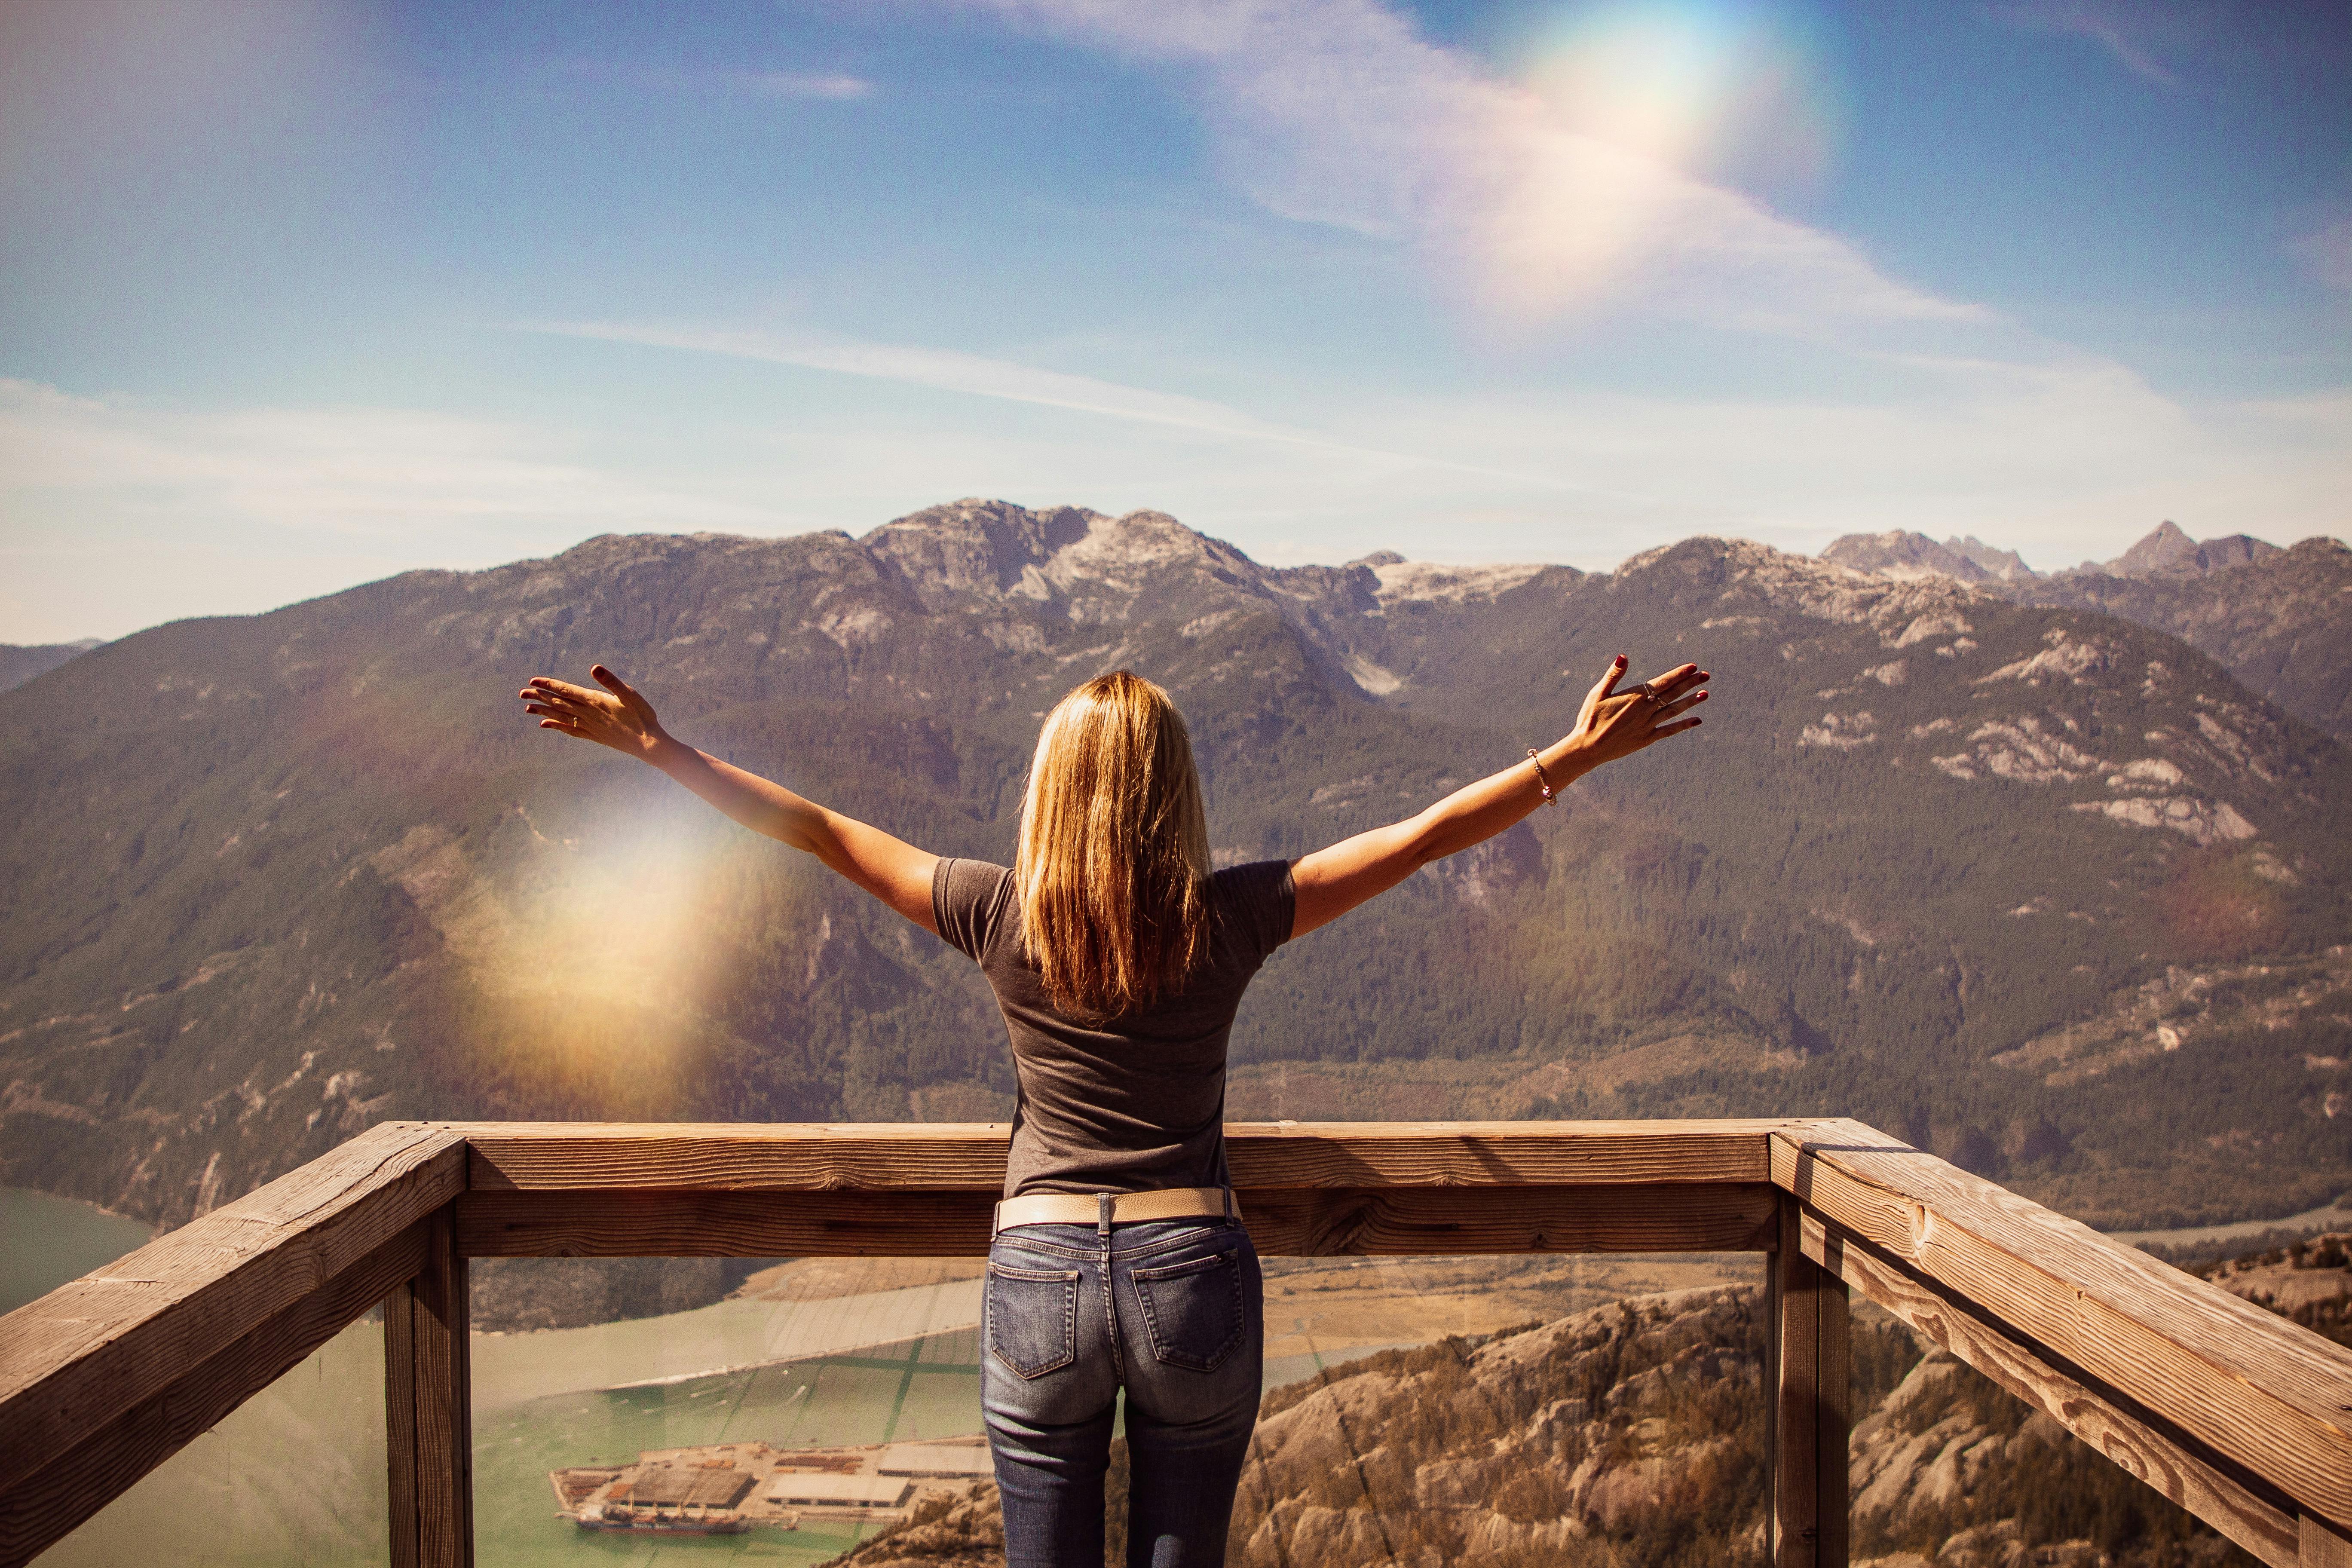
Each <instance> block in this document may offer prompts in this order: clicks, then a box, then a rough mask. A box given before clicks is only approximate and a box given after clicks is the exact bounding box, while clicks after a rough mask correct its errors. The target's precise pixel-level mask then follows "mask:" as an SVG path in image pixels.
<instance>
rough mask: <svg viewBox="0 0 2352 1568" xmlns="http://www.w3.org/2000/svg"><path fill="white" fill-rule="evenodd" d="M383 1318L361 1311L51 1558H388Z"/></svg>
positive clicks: (164, 1561)
mask: <svg viewBox="0 0 2352 1568" xmlns="http://www.w3.org/2000/svg"><path fill="white" fill-rule="evenodd" d="M384 1486H385V1463H384V1431H383V1323H382V1322H381V1321H377V1320H376V1318H375V1317H374V1316H373V1315H372V1316H370V1317H368V1318H364V1319H362V1320H361V1321H358V1322H356V1323H353V1324H352V1325H351V1327H349V1328H347V1329H345V1330H344V1331H342V1332H341V1333H340V1334H338V1335H336V1336H335V1337H334V1338H333V1339H331V1340H330V1341H328V1342H326V1343H325V1344H324V1345H321V1346H320V1348H319V1349H318V1351H317V1352H314V1353H313V1354H311V1355H310V1358H309V1359H307V1360H306V1361H304V1362H303V1363H301V1364H300V1365H299V1366H297V1367H295V1368H294V1369H293V1370H292V1371H291V1372H289V1373H286V1375H284V1376H283V1377H280V1378H279V1379H278V1381H277V1382H275V1383H273V1384H270V1385H269V1386H268V1388H265V1389H263V1390H262V1391H261V1392H260V1393H259V1394H255V1395H254V1396H253V1397H252V1398H251V1399H249V1400H247V1401H246V1402H245V1404H243V1405H239V1406H238V1407H237V1408H236V1409H235V1410H233V1411H231V1412H230V1413H229V1414H228V1415H226V1417H224V1418H223V1419H222V1421H221V1423H220V1424H219V1425H218V1426H215V1427H214V1428H213V1429H212V1430H211V1431H209V1432H206V1433H205V1434H204V1435H203V1436H199V1437H198V1438H196V1439H195V1440H194V1442H192V1443H190V1444H189V1445H188V1446H187V1447H184V1448H182V1449H181V1450H180V1451H179V1452H178V1453H176V1454H174V1455H173V1456H172V1457H171V1458H168V1459H166V1460H164V1461H163V1464H162V1465H160V1466H158V1467H157V1468H155V1469H153V1470H152V1471H150V1472H149V1473H148V1474H147V1475H146V1476H144V1477H142V1479H140V1480H138V1481H137V1482H135V1483H133V1484H132V1485H131V1489H129V1490H127V1491H125V1492H124V1493H123V1494H122V1495H121V1497H118V1498H116V1499H115V1500H113V1501H112V1502H110V1503H109V1504H108V1505H107V1506H106V1507H105V1508H103V1509H101V1510H99V1512H98V1513H96V1514H94V1515H92V1516H91V1517H90V1518H89V1519H88V1520H86V1521H83V1522H82V1525H81V1527H80V1528H79V1529H78V1530H76V1531H74V1532H73V1533H72V1534H71V1535H68V1536H67V1537H66V1538H65V1539H64V1540H62V1541H60V1542H58V1543H57V1544H56V1545H54V1546H52V1547H50V1548H49V1549H48V1551H47V1552H44V1553H42V1555H41V1558H40V1563H41V1568H365V1565H368V1564H374V1563H388V1562H389V1561H390V1560H391V1548H390V1536H389V1534H388V1533H387V1531H386V1527H385V1513H384Z"/></svg>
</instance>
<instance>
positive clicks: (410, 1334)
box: [383, 1208, 474, 1568]
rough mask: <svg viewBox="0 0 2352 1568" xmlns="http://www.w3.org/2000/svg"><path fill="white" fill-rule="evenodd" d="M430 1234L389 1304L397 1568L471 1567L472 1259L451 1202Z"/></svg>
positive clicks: (387, 1357) (387, 1358)
mask: <svg viewBox="0 0 2352 1568" xmlns="http://www.w3.org/2000/svg"><path fill="white" fill-rule="evenodd" d="M427 1234H428V1236H429V1237H430V1241H429V1244H428V1246H427V1247H426V1249H425V1267H424V1268H423V1269H422V1270H420V1271H419V1272H418V1273H417V1275H416V1277H415V1279H411V1280H409V1281H408V1282H407V1283H406V1284H404V1285H402V1286H400V1287H399V1288H398V1289H395V1290H394V1291H393V1293H392V1294H391V1295H389V1296H387V1297H385V1298H384V1302H383V1373H384V1417H385V1419H384V1437H385V1449H386V1453H387V1457H388V1462H389V1466H390V1470H391V1489H390V1504H391V1507H390V1513H391V1525H392V1568H473V1563H474V1442H473V1400H474V1392H473V1386H472V1379H471V1376H470V1374H469V1370H468V1351H467V1279H466V1260H465V1258H461V1257H459V1256H458V1253H457V1231H456V1225H455V1215H453V1214H452V1212H451V1211H450V1210H449V1209H446V1208H444V1209H443V1210H442V1211H441V1212H440V1213H438V1214H437V1215H434V1216H433V1218H432V1219H431V1220H430V1221H429V1222H428V1225H427Z"/></svg>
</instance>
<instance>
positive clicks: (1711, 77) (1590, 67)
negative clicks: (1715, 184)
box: [1520, 0, 1839, 194]
mask: <svg viewBox="0 0 2352 1568" xmlns="http://www.w3.org/2000/svg"><path fill="white" fill-rule="evenodd" d="M1822 54H1823V51H1822V50H1821V49H1820V48H1819V47H1817V46H1816V45H1815V44H1814V43H1813V42H1812V40H1811V38H1810V37H1807V36H1806V34H1805V32H1804V30H1802V29H1801V28H1800V27H1798V26H1795V25H1794V23H1793V20H1792V18H1791V17H1790V16H1789V15H1787V14H1785V13H1781V12H1778V11H1772V10H1767V9H1765V8H1762V7H1759V6H1756V5H1721V4H1716V5H1709V4H1693V3H1662V0H1642V3H1636V4H1626V5H1600V6H1581V7H1578V8H1576V9H1574V10H1572V11H1570V12H1567V13H1564V14H1563V15H1562V16H1559V19H1558V20H1556V21H1555V22H1554V24H1553V25H1552V26H1550V27H1549V28H1548V29H1546V30H1545V31H1544V32H1543V33H1542V34H1541V35H1540V36H1539V37H1538V39H1537V41H1536V42H1535V44H1534V47H1531V48H1530V49H1529V50H1528V55H1527V58H1526V62H1525V65H1524V68H1522V70H1521V72H1520V76H1521V79H1522V80H1524V81H1525V82H1526V83H1527V85H1528V86H1529V87H1531V88H1533V89H1535V90H1536V91H1537V92H1538V94H1540V95H1541V96H1542V98H1543V99H1544V100H1545V102H1546V103H1547V104H1548V105H1549V107H1550V109H1551V110H1552V112H1553V113H1554V114H1555V115H1556V116H1557V117H1558V119H1559V123H1560V124H1561V126H1562V127H1563V128H1565V129H1567V130H1570V131H1571V132H1575V133H1577V134H1579V135H1584V136H1591V137H1593V138H1595V139H1596V140H1598V141H1601V142H1606V143H1607V144H1609V145H1610V146H1612V147H1614V148H1617V149H1618V150H1620V151H1621V152H1623V153H1631V154H1633V155H1634V156H1637V157H1642V158H1648V159H1654V160H1655V161H1656V162H1658V163H1664V164H1666V165H1668V166H1669V167H1671V168H1674V169H1677V170H1680V171H1681V172H1683V173H1685V174H1694V175H1697V176H1700V177H1703V178H1710V179H1720V180H1724V181H1727V182H1728V183H1731V184H1736V185H1740V186H1743V187H1747V188H1750V189H1757V188H1760V189H1761V190H1762V191H1764V192H1765V193H1766V194H1773V193H1777V192H1782V191H1786V190H1788V189H1790V187H1808V186H1811V185H1812V184H1816V183H1818V182H1819V181H1820V180H1821V179H1822V177H1823V175H1825V174H1827V172H1828V169H1829V165H1830V162H1831V158H1832V153H1833V150H1834V146H1835V142H1836V129H1837V121H1838V118H1839V116H1838V115H1837V113H1836V101H1835V94H1834V92H1833V91H1832V82H1831V79H1830V73H1829V71H1828V69H1827V68H1826V64H1825V61H1824V60H1823V58H1822Z"/></svg>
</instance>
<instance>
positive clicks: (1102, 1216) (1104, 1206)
mask: <svg viewBox="0 0 2352 1568" xmlns="http://www.w3.org/2000/svg"><path fill="white" fill-rule="evenodd" d="M1112 1203H1113V1199H1112V1197H1111V1195H1110V1194H1108V1193H1097V1194H1095V1230H1096V1232H1097V1234H1098V1235H1100V1236H1101V1237H1102V1238H1103V1240H1104V1242H1105V1243H1108V1241H1109V1240H1110V1211H1111V1205H1112Z"/></svg>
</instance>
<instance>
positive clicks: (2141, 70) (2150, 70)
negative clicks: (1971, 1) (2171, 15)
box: [1990, 0, 2180, 87]
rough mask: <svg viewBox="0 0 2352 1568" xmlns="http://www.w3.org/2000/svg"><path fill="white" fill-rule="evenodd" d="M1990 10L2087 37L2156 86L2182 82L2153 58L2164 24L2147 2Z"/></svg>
mask: <svg viewBox="0 0 2352 1568" xmlns="http://www.w3.org/2000/svg"><path fill="white" fill-rule="evenodd" d="M1990 15H1991V16H1992V17H1993V18H1994V19H1995V20H1996V21H2000V22H2003V23H2006V24H2008V25H2009V26H2012V27H2018V28H2021V29H2023V30H2025V31H2027V32H2032V33H2054V34H2058V35H2061V36H2063V37H2075V38H2086V39H2088V40H2089V41H2090V42H2092V43H2095V44H2096V45H2098V46H2099V47H2101V48H2103V49H2105V50H2106V51H2107V53H2108V54H2110V55H2112V56H2114V57H2115V58H2116V62H2117V63H2118V64H2120V65H2122V66H2123V68H2125V69H2126V70H2128V71H2130V72H2131V73H2132V74H2133V75H2134V76H2137V77H2138V78H2140V79H2142V80H2144V81H2150V82H2154V83H2155V84H2156V85H2157V86H2158V87H2178V86H2179V85H2180V79H2179V77H2178V76H2176V75H2175V74H2174V73H2173V71H2172V69H2171V68H2169V67H2168V66H2167V65H2166V64H2165V63H2164V62H2163V61H2162V60H2161V59H2159V58H2157V50H2158V47H2160V46H2159V44H2158V34H2160V33H2162V32H2164V31H2166V30H2167V29H2166V26H2165V24H2164V22H2163V21H2162V19H2161V18H2160V16H2159V15H2158V13H2157V12H2156V11H2155V10H2154V9H2152V8H2151V7H2149V6H2148V5H2118V4H2113V3H2111V0H2025V3H2022V4H2012V5H1994V6H1991V7H1990Z"/></svg>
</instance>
